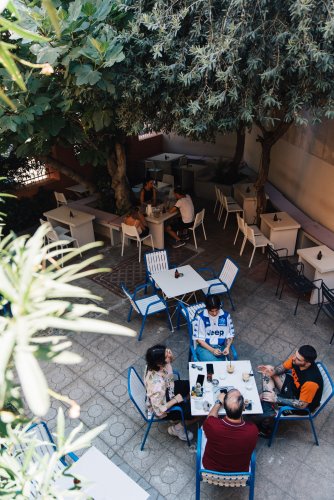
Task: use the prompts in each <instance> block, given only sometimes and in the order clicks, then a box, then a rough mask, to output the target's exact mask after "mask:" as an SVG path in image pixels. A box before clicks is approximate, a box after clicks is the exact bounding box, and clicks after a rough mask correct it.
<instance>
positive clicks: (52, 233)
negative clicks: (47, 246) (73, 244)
mask: <svg viewBox="0 0 334 500" xmlns="http://www.w3.org/2000/svg"><path fill="white" fill-rule="evenodd" d="M45 236H46V238H47V240H48V241H59V239H60V238H59V236H58V234H57V233H56V231H55V230H54V229H50V231H48V232H47V233H46V235H45Z"/></svg>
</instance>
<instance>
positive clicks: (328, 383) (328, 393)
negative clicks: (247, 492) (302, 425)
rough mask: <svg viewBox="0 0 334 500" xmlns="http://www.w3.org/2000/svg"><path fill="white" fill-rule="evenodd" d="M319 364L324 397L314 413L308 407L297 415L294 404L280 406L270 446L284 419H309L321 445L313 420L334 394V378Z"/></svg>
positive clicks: (315, 437) (314, 434) (315, 436)
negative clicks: (286, 412)
mask: <svg viewBox="0 0 334 500" xmlns="http://www.w3.org/2000/svg"><path fill="white" fill-rule="evenodd" d="M317 365H318V368H319V370H320V372H321V375H322V378H323V381H324V386H323V391H322V397H321V401H320V405H319V407H318V408H317V409H316V410H315V411H314V412H313V413H311V412H310V410H308V409H307V408H306V409H305V411H306V412H307V413H306V414H305V415H296V413H294V411H296V409H295V408H293V407H292V406H282V407H280V409H279V411H278V413H277V415H276V417H275V425H274V429H273V432H272V433H271V436H270V439H269V443H268V446H271V444H272V442H273V441H274V439H275V435H276V432H277V429H278V425H279V423H280V421H281V420H283V421H291V420H292V421H296V420H308V421H309V422H310V424H311V428H312V432H313V436H314V440H315V443H316V445H317V446H319V441H318V437H317V433H316V431H315V427H314V423H313V420H314V419H315V418H316V417H317V416H318V415H319V413H321V412H322V410H323V409H324V408H325V406H326V405H327V403H328V402H329V401H330V399H332V397H333V396H334V383H333V380H332V379H331V377H330V375H329V373H328V371H327V368H326V367H325V366H324V365H323V364H322V363H321V362H320V361H318V362H317ZM284 411H289V414H288V415H284V414H283V412H284Z"/></svg>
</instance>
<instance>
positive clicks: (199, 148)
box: [163, 134, 236, 158]
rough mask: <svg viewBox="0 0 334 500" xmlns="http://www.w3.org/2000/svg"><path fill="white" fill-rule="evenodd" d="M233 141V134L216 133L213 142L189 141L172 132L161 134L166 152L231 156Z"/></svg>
mask: <svg viewBox="0 0 334 500" xmlns="http://www.w3.org/2000/svg"><path fill="white" fill-rule="evenodd" d="M235 143H236V136H235V134H228V135H221V134H218V135H217V137H216V141H215V142H214V143H212V142H197V141H191V140H190V139H187V138H186V137H181V136H178V135H174V134H170V135H165V134H164V135H163V150H164V151H166V152H168V153H183V154H189V155H196V156H218V157H222V158H231V157H233V155H234V149H235Z"/></svg>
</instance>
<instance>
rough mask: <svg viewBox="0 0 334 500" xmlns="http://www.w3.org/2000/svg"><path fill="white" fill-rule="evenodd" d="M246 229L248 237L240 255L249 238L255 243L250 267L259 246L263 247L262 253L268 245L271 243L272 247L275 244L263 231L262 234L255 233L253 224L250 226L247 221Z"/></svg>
mask: <svg viewBox="0 0 334 500" xmlns="http://www.w3.org/2000/svg"><path fill="white" fill-rule="evenodd" d="M245 229H246V238H244V241H243V244H242V246H241V250H240V255H242V254H243V251H244V248H245V245H246V243H247V240H248V241H249V242H250V243H251V244H252V245H253V252H252V255H251V258H250V261H249V264H248V267H251V265H252V262H253V257H254V254H255V250H256V249H257V248H262V253H264V249H265V248H266V246H267V245H270V246H271V247H273V246H274V245H273V243H272V242H271V241H270V240H268V238H266V236H265V235H264V234H263V233H261V231H260V234H255V232H254V229H253V228H252V227H251V226H249V225H248V224H247V223H246V222H245Z"/></svg>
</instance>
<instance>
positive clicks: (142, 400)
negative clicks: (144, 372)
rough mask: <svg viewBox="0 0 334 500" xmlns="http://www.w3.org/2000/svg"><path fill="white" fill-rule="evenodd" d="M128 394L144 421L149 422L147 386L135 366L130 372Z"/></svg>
mask: <svg viewBox="0 0 334 500" xmlns="http://www.w3.org/2000/svg"><path fill="white" fill-rule="evenodd" d="M128 393H129V397H130V399H131V401H132V402H133V404H134V405H135V407H136V408H137V410H138V411H139V413H140V414H141V416H142V417H143V419H144V420H145V421H147V407H146V390H145V385H144V382H143V381H142V379H141V378H140V376H139V375H138V373H137V370H136V369H135V368H134V367H133V366H130V368H129V370H128Z"/></svg>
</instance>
